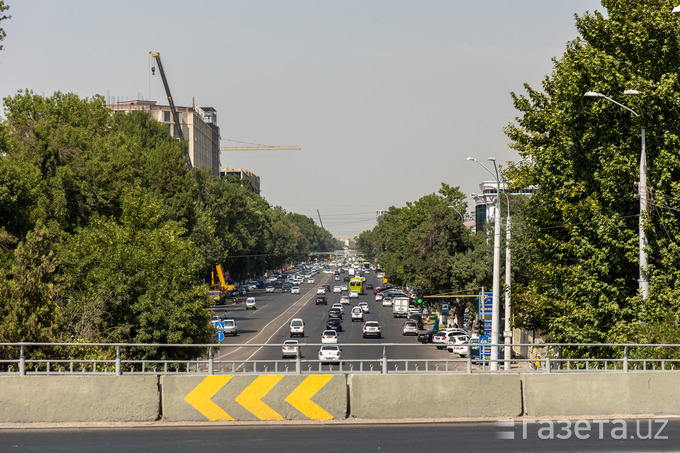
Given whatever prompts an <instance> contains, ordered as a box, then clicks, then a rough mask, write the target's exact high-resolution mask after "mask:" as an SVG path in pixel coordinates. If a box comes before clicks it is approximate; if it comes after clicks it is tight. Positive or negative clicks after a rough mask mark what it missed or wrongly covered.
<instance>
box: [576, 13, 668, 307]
mask: <svg viewBox="0 0 680 453" xmlns="http://www.w3.org/2000/svg"><path fill="white" fill-rule="evenodd" d="M673 12H674V13H675V10H673ZM623 94H625V95H632V96H637V95H638V94H640V93H639V92H638V91H636V90H626V91H624V92H623ZM584 96H586V97H593V98H602V99H606V100H607V101H609V102H611V103H612V104H616V105H618V106H619V107H621V108H622V109H624V110H627V111H629V112H630V113H632V114H633V116H635V117H636V118H637V117H639V115H638V114H637V112H636V111H635V110H633V109H631V108H629V107H626V106H625V105H623V104H621V103H619V102H616V101H615V100H614V99H611V98H609V97H607V96H605V95H604V94H602V93H597V92H595V91H588V92H586V94H584ZM641 137H642V145H641V148H642V149H641V151H640V175H639V179H638V198H640V216H639V218H638V228H639V233H638V234H639V242H640V244H639V256H640V275H639V279H638V291H639V293H640V297H641V298H642V300H647V298H648V297H649V276H648V275H647V265H648V264H649V256H648V254H647V234H646V233H645V217H646V216H647V152H646V150H645V125H644V122H643V123H642V126H641Z"/></svg>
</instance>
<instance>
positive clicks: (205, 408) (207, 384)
mask: <svg viewBox="0 0 680 453" xmlns="http://www.w3.org/2000/svg"><path fill="white" fill-rule="evenodd" d="M230 379H231V376H207V377H206V378H205V379H203V380H202V381H201V383H200V384H198V385H197V386H196V388H194V389H193V390H192V391H191V392H189V394H188V395H187V396H185V397H184V401H186V402H187V403H189V404H191V405H192V406H193V407H194V409H196V410H197V411H198V412H200V413H201V414H203V416H205V418H207V419H208V420H210V421H213V422H214V421H217V420H234V418H233V417H232V416H231V415H229V414H227V413H226V412H225V411H224V410H223V409H222V408H221V407H219V406H218V405H217V404H215V403H213V402H212V400H211V399H210V398H212V397H213V396H215V394H216V393H217V392H219V391H220V389H221V388H222V387H224V386H225V385H226V384H227V382H229V380H230Z"/></svg>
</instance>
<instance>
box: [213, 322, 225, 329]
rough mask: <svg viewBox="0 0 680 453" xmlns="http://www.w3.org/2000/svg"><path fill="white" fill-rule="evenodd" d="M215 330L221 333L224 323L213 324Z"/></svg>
mask: <svg viewBox="0 0 680 453" xmlns="http://www.w3.org/2000/svg"><path fill="white" fill-rule="evenodd" d="M215 329H217V330H219V331H222V330H224V322H223V321H218V322H216V323H215Z"/></svg>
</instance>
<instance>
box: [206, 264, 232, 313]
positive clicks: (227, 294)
mask: <svg viewBox="0 0 680 453" xmlns="http://www.w3.org/2000/svg"><path fill="white" fill-rule="evenodd" d="M215 274H217V280H215ZM208 294H209V295H210V297H211V298H212V299H213V300H214V301H215V304H219V305H223V304H225V303H227V301H228V300H229V299H235V298H236V285H235V282H234V281H233V280H225V279H224V274H223V273H222V266H220V265H219V263H217V264H215V272H213V273H212V284H211V285H210V290H209V291H208Z"/></svg>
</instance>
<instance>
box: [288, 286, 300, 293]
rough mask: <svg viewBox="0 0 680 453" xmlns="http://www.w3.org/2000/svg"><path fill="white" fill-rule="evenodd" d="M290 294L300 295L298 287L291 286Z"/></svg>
mask: <svg viewBox="0 0 680 453" xmlns="http://www.w3.org/2000/svg"><path fill="white" fill-rule="evenodd" d="M290 293H291V294H300V287H299V286H293V287H292V288H290Z"/></svg>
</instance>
